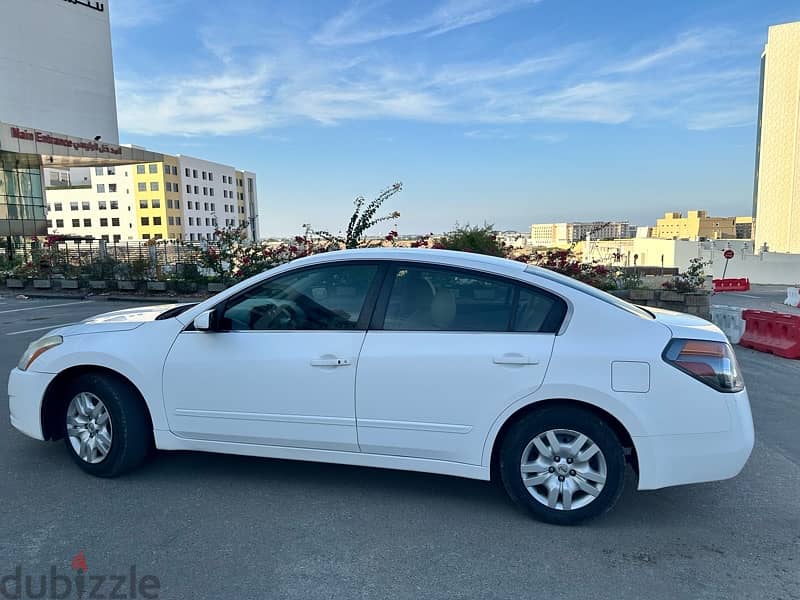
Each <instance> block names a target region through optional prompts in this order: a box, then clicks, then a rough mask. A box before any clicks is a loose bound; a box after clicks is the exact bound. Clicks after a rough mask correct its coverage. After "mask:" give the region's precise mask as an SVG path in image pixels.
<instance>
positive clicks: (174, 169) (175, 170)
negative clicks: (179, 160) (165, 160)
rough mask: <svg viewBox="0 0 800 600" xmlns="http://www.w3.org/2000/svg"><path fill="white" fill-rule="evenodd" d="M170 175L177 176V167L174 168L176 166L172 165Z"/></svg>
mask: <svg viewBox="0 0 800 600" xmlns="http://www.w3.org/2000/svg"><path fill="white" fill-rule="evenodd" d="M172 174H173V175H177V174H178V167H176V166H174V165H173V167H172Z"/></svg>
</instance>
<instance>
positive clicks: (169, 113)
mask: <svg viewBox="0 0 800 600" xmlns="http://www.w3.org/2000/svg"><path fill="white" fill-rule="evenodd" d="M111 4H112V5H111V7H110V14H111V21H112V43H113V46H114V64H115V71H116V78H117V104H118V107H119V121H120V137H121V140H122V141H123V142H126V143H134V144H140V145H143V146H146V147H148V148H151V149H154V150H157V151H163V152H169V153H182V154H189V155H193V156H198V157H201V158H207V159H210V160H216V161H220V162H224V163H229V164H234V165H236V166H238V167H241V168H245V169H248V170H252V171H255V172H256V173H257V175H258V183H259V186H258V187H259V196H260V217H261V222H262V230H263V232H264V233H265V234H270V235H274V234H294V233H296V232H298V231H299V230H300V226H301V224H303V223H307V222H310V223H311V224H312V225H314V226H315V227H317V228H320V229H330V230H333V231H335V230H338V229H340V228H342V227H343V226H344V225H345V224H346V221H347V218H348V217H349V214H350V209H351V203H352V200H353V198H354V197H355V196H356V195H358V194H363V195H365V196H367V197H368V198H369V197H371V196H373V195H374V194H375V193H377V192H378V191H379V190H380V189H381V188H383V187H385V186H388V185H390V184H391V183H393V182H395V181H402V182H403V184H404V191H403V192H402V193H400V194H399V195H398V196H395V198H393V199H392V200H391V204H390V205H387V206H386V209H387V212H389V211H391V210H398V211H400V213H401V217H400V219H399V220H398V222H397V226H398V230H399V231H400V233H401V234H405V233H422V232H428V231H444V230H448V229H450V228H451V227H452V226H453V225H454V223H456V222H460V223H462V224H463V223H473V224H476V223H483V222H490V223H494V224H495V226H496V227H498V228H500V229H520V230H524V229H526V228H528V227H529V226H530V224H531V223H533V222H550V221H563V220H594V219H609V220H610V219H618V218H622V219H629V220H631V221H632V222H635V223H637V224H650V223H653V222H654V220H655V218H656V217H657V216H660V214H661V213H663V212H665V211H667V210H680V211H686V210H688V209H692V208H705V209H708V210H710V211H712V212H713V213H714V214H719V215H733V214H737V215H738V214H749V213H750V209H751V202H752V185H753V181H752V180H753V163H754V144H755V120H756V112H757V101H758V98H757V96H758V79H759V61H760V54H761V51H762V49H763V45H764V42H765V41H766V34H767V27H768V26H769V25H771V24H776V23H781V22H786V21H792V20H798V19H800V4H798V3H796V2H787V1H786V0H782V1H776V0H760V1H757V0H752V1H742V0H720V1H716V0H703V1H696V0H672V1H660V2H656V1H653V2H641V0H606V1H601V0H570V1H567V0H538V1H537V0H429V1H427V2H418V1H411V0H405V1H402V0H400V1H391V0H344V1H334V0H325V1H322V0H319V1H308V2H300V1H291V0H289V1H285V2H279V1H272V0H237V1H233V0H229V1H227V2H219V1H212V0H136V1H135V2H134V0H114V1H113V2H112V3H111ZM380 232H381V231H377V232H376V233H380Z"/></svg>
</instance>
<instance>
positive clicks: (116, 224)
mask: <svg viewBox="0 0 800 600" xmlns="http://www.w3.org/2000/svg"><path fill="white" fill-rule="evenodd" d="M111 226H112V227H119V218H118V217H113V218H112V219H111Z"/></svg>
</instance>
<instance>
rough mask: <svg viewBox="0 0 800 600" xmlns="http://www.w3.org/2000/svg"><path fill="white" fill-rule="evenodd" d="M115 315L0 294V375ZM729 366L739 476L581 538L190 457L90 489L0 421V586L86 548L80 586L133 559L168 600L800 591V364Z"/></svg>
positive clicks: (628, 497)
mask: <svg viewBox="0 0 800 600" xmlns="http://www.w3.org/2000/svg"><path fill="white" fill-rule="evenodd" d="M124 306H126V305H124V304H120V303H110V302H102V301H93V302H75V301H70V300H46V301H43V300H20V301H17V300H15V299H13V298H9V297H6V298H2V297H0V371H2V372H3V373H5V372H6V371H8V370H9V369H11V368H12V366H13V365H14V364H15V363H16V361H17V359H18V358H19V356H20V354H21V353H22V351H23V349H24V347H25V345H26V344H27V343H29V342H30V341H32V340H33V339H35V338H36V337H38V336H39V335H41V334H43V333H44V332H45V330H46V328H49V327H51V326H55V325H59V324H63V323H69V322H74V321H77V320H79V319H81V318H84V317H86V316H89V315H92V314H95V313H99V312H105V311H107V310H114V309H117V308H123V307H124ZM33 330H38V331H33ZM26 331H27V333H21V332H26ZM737 353H738V355H739V358H740V361H741V364H742V367H743V370H744V373H745V377H746V379H747V383H748V387H749V390H750V395H751V401H752V405H753V412H754V419H755V424H756V436H757V439H756V448H755V450H754V452H753V456H752V458H751V459H750V462H749V463H748V464H747V466H746V467H745V469H744V471H743V472H742V474H741V475H739V477H737V478H735V479H733V480H730V481H724V482H718V483H709V484H702V485H693V486H685V487H680V488H671V489H664V490H658V491H650V492H636V491H635V489H633V485H632V484H633V482H632V481H629V487H628V489H627V491H626V493H625V494H624V496H623V498H622V500H621V502H620V504H619V505H618V506H617V508H616V510H615V511H614V512H613V513H612V514H610V515H608V516H606V517H604V518H602V519H601V520H598V521H594V522H591V523H589V524H586V525H583V526H581V527H574V528H560V527H555V526H549V525H544V524H541V523H538V522H536V521H533V520H531V519H530V518H528V517H527V516H526V515H524V514H522V513H520V512H519V511H517V510H516V509H515V508H514V507H513V506H512V504H511V503H510V502H509V501H508V500H507V499H506V497H505V495H504V493H503V492H502V491H501V490H500V489H499V488H498V487H496V486H494V485H492V484H489V483H484V482H479V481H470V480H462V479H456V478H449V477H442V476H435V475H424V474H415V473H405V472H399V471H384V470H377V469H365V468H356V467H345V466H336V465H324V464H314V463H299V462H289V461H278V460H267V459H256V458H245V457H234V456H216V455H207V454H202V453H188V452H187V453H159V454H158V455H157V456H156V458H155V459H154V460H152V461H151V462H150V463H148V464H147V465H146V466H145V467H144V468H143V469H141V470H139V471H137V472H135V473H132V474H130V475H128V476H125V477H123V478H120V479H115V480H101V479H95V478H92V477H90V476H88V475H84V474H83V473H82V472H81V471H79V470H78V468H77V467H75V466H74V465H73V464H72V463H71V461H70V459H69V457H68V456H67V454H66V451H65V449H64V447H63V446H62V444H61V443H42V442H37V441H35V440H31V439H28V438H27V437H24V436H23V435H22V434H19V433H18V432H16V431H15V430H13V429H12V428H11V426H10V424H9V421H8V414H7V411H6V410H5V409H0V507H1V510H0V581H1V580H2V577H3V576H4V575H7V574H13V572H14V569H15V568H16V566H17V565H19V566H20V567H21V572H22V574H23V577H24V575H25V574H32V575H39V574H48V573H49V572H50V568H51V566H53V567H55V568H56V569H57V571H58V573H61V574H72V573H73V571H72V570H71V568H70V565H71V561H72V559H73V557H75V556H76V554H78V553H79V552H81V551H82V552H83V553H84V556H85V559H86V565H87V566H88V574H89V575H95V576H96V575H113V574H120V575H126V574H128V573H129V571H130V567H131V565H135V567H136V573H137V577H139V578H141V577H142V576H144V575H153V576H156V577H158V580H159V583H160V594H159V596H158V597H159V598H170V599H172V598H176V599H177V598H180V599H182V598H186V599H201V598H215V599H225V600H235V599H239V598H291V599H297V600H312V599H316V598H348V599H356V598H409V599H415V600H416V599H422V598H447V599H451V598H497V599H509V598H528V599H530V598H542V599H545V598H546V599H553V598H581V599H586V598H589V599H591V600H597V599H602V598H614V599H620V598H635V599H641V598H670V599H672V598H676V599H682V598H725V599H730V598H758V599H759V600H762V599H784V600H788V599H791V598H795V599H796V598H800V441H799V440H800V435H798V426H800V361H788V360H784V359H780V358H776V357H773V356H769V355H764V354H759V353H756V352H752V351H749V350H744V349H739V350H737ZM0 390H2V391H0V406H3V405H5V401H6V395H5V389H4V386H2V387H0ZM36 581H38V580H34V591H35V590H36V589H37V588H36V586H38V583H36ZM103 589H104V590H105V592H104V593H105V594H106V597H108V594H109V592H110V587H106V588H103ZM126 589H127V587H126ZM23 597H25V596H23ZM73 597H74V596H73ZM85 597H91V596H85ZM118 597H131V596H130V594H128V595H127V596H118ZM138 597H139V598H141V597H142V596H141V595H139V596H138ZM0 598H3V596H2V590H1V589H0Z"/></svg>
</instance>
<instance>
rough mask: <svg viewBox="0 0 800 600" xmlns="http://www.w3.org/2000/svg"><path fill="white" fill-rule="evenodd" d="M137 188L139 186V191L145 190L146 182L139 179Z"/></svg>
mask: <svg viewBox="0 0 800 600" xmlns="http://www.w3.org/2000/svg"><path fill="white" fill-rule="evenodd" d="M138 188H139V191H140V192H146V191H147V184H146V183H145V182H144V181H140V182H139V186H138Z"/></svg>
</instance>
